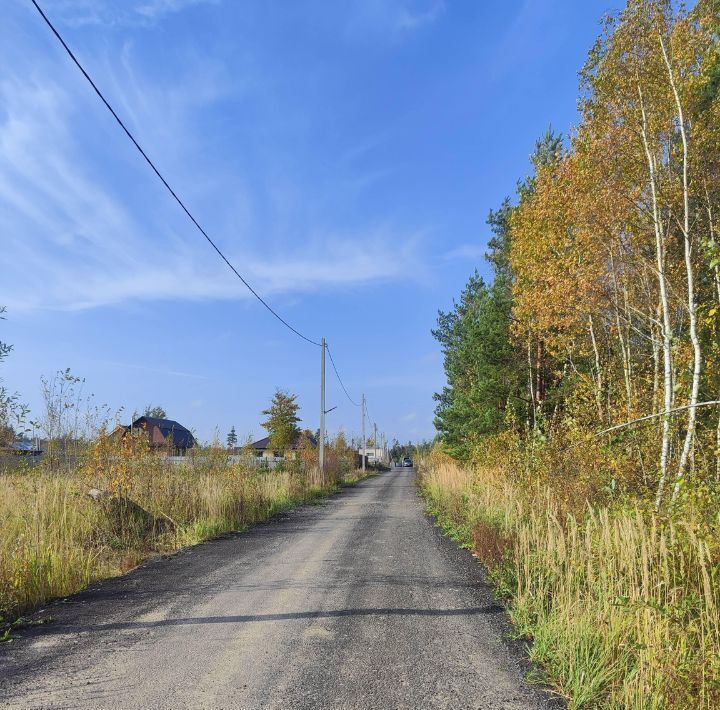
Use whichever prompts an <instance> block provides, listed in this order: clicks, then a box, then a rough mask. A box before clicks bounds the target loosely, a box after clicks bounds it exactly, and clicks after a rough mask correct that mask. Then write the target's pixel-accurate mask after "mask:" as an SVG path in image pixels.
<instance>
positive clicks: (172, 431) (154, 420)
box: [132, 417, 195, 449]
mask: <svg viewBox="0 0 720 710" xmlns="http://www.w3.org/2000/svg"><path fill="white" fill-rule="evenodd" d="M143 424H145V425H146V426H156V427H157V428H158V429H160V431H161V432H162V435H163V437H164V438H165V439H167V438H168V437H172V443H173V445H174V446H176V447H177V448H179V449H189V448H190V447H191V446H193V445H194V444H195V438H194V437H193V435H192V432H191V431H190V430H189V429H186V428H185V427H184V426H183V425H182V424H180V423H179V422H176V421H175V420H174V419H159V418H158V417H140V418H139V419H136V420H135V421H134V422H133V423H132V425H133V426H134V427H136V426H143Z"/></svg>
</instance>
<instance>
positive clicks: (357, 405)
mask: <svg viewBox="0 0 720 710" xmlns="http://www.w3.org/2000/svg"><path fill="white" fill-rule="evenodd" d="M325 347H326V348H327V354H328V356H329V357H330V363H331V364H332V366H333V370H334V371H335V377H337V379H338V382H339V383H340V387H342V389H343V392H344V393H345V396H346V397H347V398H348V400H349V401H350V403H351V404H352V405H353V406H355V407H359V406H360V405H359V404H358V403H357V402H355V401H354V400H353V398H352V397H351V396H350V394H349V393H348V391H347V388H346V387H345V384H344V383H343V381H342V377H340V373H339V372H338V369H337V367H336V365H335V360H333V356H332V353H331V352H330V346H329V345H327V344H326V345H325Z"/></svg>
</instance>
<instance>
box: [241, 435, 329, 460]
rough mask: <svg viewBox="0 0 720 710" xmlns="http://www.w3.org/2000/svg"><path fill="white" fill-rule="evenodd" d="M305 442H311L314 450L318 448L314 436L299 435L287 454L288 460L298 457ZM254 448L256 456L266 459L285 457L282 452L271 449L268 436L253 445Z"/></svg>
mask: <svg viewBox="0 0 720 710" xmlns="http://www.w3.org/2000/svg"><path fill="white" fill-rule="evenodd" d="M304 442H309V444H310V447H311V448H313V449H316V448H317V441H316V439H315V437H314V436H307V435H306V434H298V435H297V437H296V438H295V441H294V442H293V444H292V446H290V448H289V450H288V451H286V452H285V455H286V456H287V457H288V458H291V459H292V458H295V457H296V456H297V452H298V449H300V448H302V446H303V443H304ZM252 448H253V449H254V450H255V455H256V456H259V457H261V458H264V459H275V458H280V457H281V456H282V455H283V452H282V451H277V450H274V449H272V448H271V447H270V437H269V436H266V437H265V438H264V439H259V440H258V441H254V442H253V443H252Z"/></svg>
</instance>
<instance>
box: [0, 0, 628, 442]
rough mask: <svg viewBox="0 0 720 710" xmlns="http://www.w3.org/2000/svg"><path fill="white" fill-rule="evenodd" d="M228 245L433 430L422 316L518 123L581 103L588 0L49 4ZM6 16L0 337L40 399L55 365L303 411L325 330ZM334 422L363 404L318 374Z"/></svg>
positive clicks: (187, 407) (351, 373)
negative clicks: (278, 401)
mask: <svg viewBox="0 0 720 710" xmlns="http://www.w3.org/2000/svg"><path fill="white" fill-rule="evenodd" d="M41 4H42V5H43V7H44V9H45V10H46V12H47V13H48V15H49V16H50V18H51V19H52V20H53V21H54V22H56V24H57V26H58V29H59V30H60V31H61V32H62V33H63V35H64V36H65V38H66V40H67V41H68V42H69V44H70V46H71V47H72V48H73V49H74V50H75V52H76V54H77V56H78V58H79V59H80V61H81V62H83V63H84V64H85V66H86V68H87V69H88V70H89V71H90V73H91V74H92V75H93V76H94V78H95V79H96V81H97V83H98V84H99V85H100V87H101V88H102V90H103V91H104V92H105V93H106V95H107V97H108V98H109V100H110V101H111V103H113V105H114V106H115V107H116V109H117V110H118V112H119V113H120V115H121V116H122V117H123V119H124V120H126V122H127V124H128V126H129V127H130V128H131V130H132V131H134V132H135V134H136V135H137V137H138V138H139V140H140V142H141V143H142V144H143V146H144V147H145V148H146V149H147V151H148V152H149V153H150V155H151V157H152V158H153V160H155V162H156V163H157V165H158V166H159V167H160V169H161V170H162V171H163V172H164V174H165V175H166V177H167V178H168V179H169V181H170V182H171V184H173V186H174V187H175V188H176V189H177V191H178V192H179V193H180V194H181V196H182V197H183V199H184V200H185V201H186V203H187V204H188V205H189V206H190V208H191V209H192V210H193V212H194V213H195V214H196V216H197V217H198V218H199V219H200V221H201V222H202V224H203V225H204V226H205V228H206V229H207V230H208V232H209V233H210V234H211V236H212V237H213V238H214V239H215V240H216V242H217V243H218V244H219V246H220V247H221V248H222V249H223V250H224V251H225V252H226V253H227V255H228V256H229V258H230V259H231V261H233V262H234V263H235V265H236V266H237V268H238V269H239V270H240V271H241V272H242V273H243V274H244V275H245V276H246V277H247V278H248V280H249V281H250V282H251V283H252V284H253V285H254V286H255V287H256V288H257V290H258V291H259V292H260V293H261V294H262V295H263V296H264V297H266V298H267V299H268V300H269V301H270V302H271V303H272V304H273V306H274V307H275V308H277V309H278V310H279V311H280V312H281V313H282V314H283V316H284V317H285V318H286V319H288V320H289V321H290V322H292V323H293V325H294V326H295V327H297V328H298V329H299V330H301V331H303V332H305V333H307V334H308V335H309V336H310V337H312V338H320V337H321V336H323V335H324V336H325V337H326V338H327V339H328V342H329V343H330V346H331V348H332V352H333V355H334V357H335V360H336V362H337V364H338V367H339V368H340V372H341V374H342V375H343V378H344V380H345V382H346V385H347V386H348V389H349V390H350V393H351V394H352V395H354V396H355V397H356V398H359V396H360V393H361V392H363V391H364V392H365V393H366V395H367V397H368V409H369V412H370V414H371V416H372V418H373V419H376V420H377V422H378V425H379V427H380V428H381V429H382V430H384V431H386V432H387V434H388V435H389V436H390V437H393V436H397V437H398V438H399V439H401V440H407V439H418V438H425V437H431V436H432V435H433V433H434V431H433V426H432V411H433V401H432V394H433V392H435V391H437V390H439V389H440V388H441V387H442V384H443V372H442V361H441V356H440V353H439V350H438V347H437V345H436V343H435V342H434V341H433V339H432V337H431V335H430V329H431V328H432V327H433V326H434V323H435V318H436V314H437V310H438V308H443V309H447V308H448V307H450V305H451V303H452V299H453V297H454V296H455V295H456V294H457V293H458V292H459V291H460V289H461V288H462V287H463V285H464V283H465V281H466V280H467V277H468V276H469V274H470V273H471V272H472V270H473V269H474V268H475V267H478V268H480V270H481V272H483V273H485V272H486V271H487V270H486V267H485V265H484V264H483V261H482V254H483V251H484V246H485V243H486V241H487V238H488V235H489V229H488V228H487V226H486V225H485V218H486V216H487V213H488V210H489V209H490V208H494V207H497V206H498V205H499V203H500V202H501V201H502V199H503V197H504V196H505V195H506V194H510V193H512V192H513V189H514V185H515V183H516V181H517V179H518V178H520V177H521V176H523V175H525V174H526V173H527V171H528V155H529V154H530V152H531V151H532V148H533V145H534V141H535V139H536V138H537V137H538V136H539V135H540V134H541V133H542V132H543V131H544V130H545V129H546V128H547V127H548V125H549V124H552V126H553V127H554V128H557V129H560V130H563V131H567V130H568V129H569V128H570V127H571V126H572V124H573V123H574V122H575V120H576V101H577V71H578V69H579V68H580V66H581V65H582V62H583V60H584V57H585V55H586V53H587V50H588V49H589V47H590V46H591V44H592V42H593V40H594V38H595V36H596V34H597V32H598V29H599V28H598V21H599V18H600V17H601V15H602V14H603V13H604V12H606V11H608V10H613V9H616V6H617V3H616V4H615V5H613V4H611V2H609V1H608V0H583V2H577V1H576V0H517V1H515V0H504V1H503V2H490V1H483V0H455V1H453V0H445V1H444V2H443V1H442V0H357V1H355V2H352V1H350V0H347V1H341V0H324V1H321V0H303V1H300V0H298V1H290V0H284V1H282V0H277V1H276V2H267V0H247V1H243V2H240V1H239V0H237V1H236V0H122V1H121V0H114V1H111V0H45V2H44V3H41ZM3 9H4V16H3V22H2V24H1V25H0V64H1V66H2V69H0V219H1V220H2V232H3V237H2V244H3V248H2V250H0V260H1V262H2V263H1V267H2V274H3V277H2V280H1V281H0V304H5V305H6V306H7V309H8V313H7V320H6V321H4V322H2V324H1V325H0V339H2V340H5V341H7V342H10V343H12V344H14V352H13V353H12V355H11V356H10V358H9V359H8V360H7V361H6V362H5V363H4V364H3V365H2V373H1V374H2V377H3V379H4V380H5V384H6V385H7V386H8V387H9V388H11V389H13V390H18V391H19V392H20V393H21V395H22V397H23V399H24V400H25V401H26V402H28V403H29V405H30V406H31V407H32V409H33V411H34V413H35V414H36V415H37V414H39V413H40V409H41V398H40V377H41V376H43V375H45V376H48V375H50V374H52V373H53V371H55V370H58V369H64V368H66V367H70V368H71V369H72V370H73V371H74V372H75V373H76V374H78V375H81V376H83V377H85V379H86V389H87V391H88V392H92V393H94V394H95V398H96V400H98V401H100V402H106V403H107V404H108V405H110V406H111V407H112V408H113V409H116V408H118V407H121V406H124V407H125V408H126V409H127V410H128V411H132V410H134V409H141V408H143V407H144V405H146V404H148V403H156V404H161V405H162V406H163V407H165V409H166V410H167V411H168V414H169V416H171V417H172V418H175V419H177V420H179V421H180V422H182V423H183V424H185V425H186V426H189V427H191V428H193V429H195V430H196V431H197V433H198V434H199V436H200V437H201V438H203V439H207V438H210V437H211V436H212V435H213V432H214V431H215V430H216V429H217V430H218V431H219V433H220V435H221V436H222V437H223V438H224V436H225V433H226V432H227V431H228V429H229V428H230V426H231V425H234V426H235V427H236V429H237V431H238V433H239V435H240V436H241V437H244V436H246V435H249V434H252V435H254V436H257V437H259V436H262V435H264V432H263V431H262V429H261V427H260V421H261V416H260V410H261V409H262V408H263V407H264V406H266V404H267V403H268V401H269V399H270V397H271V395H272V393H273V391H274V390H275V388H276V387H280V388H283V389H287V390H290V391H292V392H294V393H296V394H297V395H298V398H299V402H300V404H301V406H302V409H301V412H300V414H301V416H302V417H303V420H304V423H305V425H307V426H309V427H310V428H313V429H314V428H316V427H317V422H318V409H319V404H318V401H319V400H318V387H319V350H318V349H317V348H314V347H312V346H310V345H308V344H307V343H305V342H303V341H301V340H299V339H298V338H297V337H296V336H294V335H293V334H292V333H290V332H288V331H286V330H285V329H284V328H283V327H282V326H281V325H280V324H279V323H278V322H276V321H275V320H274V319H273V318H272V317H271V316H270V315H269V314H268V313H267V312H266V311H265V310H264V309H263V307H262V306H261V305H260V304H258V303H257V302H256V301H254V300H253V299H252V298H251V297H249V294H248V292H247V291H246V290H245V289H244V287H243V286H242V284H241V283H240V282H239V281H238V280H237V279H236V278H235V277H234V276H233V275H232V274H231V273H230V272H229V270H228V269H227V267H225V266H224V264H222V262H220V260H219V259H218V258H217V256H216V255H215V254H214V252H212V250H211V249H210V248H209V246H208V245H207V243H206V242H205V241H204V240H203V239H202V237H201V236H200V235H199V234H198V233H197V232H196V231H195V229H194V227H193V226H192V225H191V224H190V223H189V222H188V220H187V218H186V217H185V216H184V215H183V214H182V213H181V211H180V210H179V208H178V206H177V205H176V204H175V203H174V202H173V201H172V199H171V198H170V197H169V196H168V194H167V193H166V192H165V191H164V190H163V188H162V186H161V185H160V183H159V182H158V181H157V179H156V178H155V177H154V175H153V174H152V173H151V172H150V170H149V169H148V167H147V166H146V165H145V164H144V163H143V162H142V161H141V159H140V158H139V156H138V154H137V153H136V152H135V151H134V149H133V148H132V146H131V145H130V143H129V142H128V140H127V139H126V138H125V137H124V135H123V134H122V133H121V132H120V131H119V129H118V127H117V125H116V124H115V123H114V122H113V121H112V119H111V117H110V115H109V114H108V113H107V111H106V109H105V108H104V107H103V106H102V105H101V104H100V102H99V101H98V100H97V98H96V97H95V96H94V94H93V93H92V92H91V90H90V87H89V86H88V85H87V84H86V83H85V80H84V79H83V78H82V76H81V75H80V73H79V72H78V71H77V69H76V68H74V67H73V66H72V65H71V64H70V62H69V60H68V59H67V57H66V55H64V53H63V52H62V50H61V48H60V47H59V45H58V44H57V42H56V40H55V39H54V38H53V37H52V36H51V35H50V33H49V31H48V29H47V28H46V27H45V26H44V25H43V24H42V22H41V21H40V18H39V16H38V15H37V14H36V12H35V10H34V9H33V8H32V5H31V4H30V2H29V0H9V2H7V3H5V7H4V8H3ZM327 404H328V406H335V405H337V407H338V408H337V410H335V411H333V412H332V413H331V414H330V415H328V429H329V430H330V431H335V430H337V429H338V428H344V429H345V431H346V432H348V433H353V432H357V431H359V411H358V410H357V409H356V408H355V407H353V406H352V405H350V404H349V403H348V402H347V400H346V399H345V397H344V395H343V394H342V392H341V391H340V389H339V386H338V385H337V382H336V380H335V379H334V377H333V375H332V373H331V372H329V374H328V395H327Z"/></svg>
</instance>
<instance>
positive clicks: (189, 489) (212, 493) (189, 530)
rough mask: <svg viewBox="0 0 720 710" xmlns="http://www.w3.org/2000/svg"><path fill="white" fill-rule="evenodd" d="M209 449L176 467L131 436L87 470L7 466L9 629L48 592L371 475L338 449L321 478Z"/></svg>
mask: <svg viewBox="0 0 720 710" xmlns="http://www.w3.org/2000/svg"><path fill="white" fill-rule="evenodd" d="M102 446H103V447H107V446H108V444H107V442H104V443H103V444H102ZM206 453H207V454H208V455H206V456H203V457H197V458H194V459H193V458H189V460H188V462H187V463H186V464H183V465H177V464H170V463H167V462H165V461H163V459H162V458H160V457H158V456H154V455H152V454H151V453H150V452H148V451H147V450H146V449H143V448H142V447H136V448H133V447H132V446H128V444H127V442H125V441H123V442H122V443H116V444H112V448H111V450H109V451H108V450H107V448H105V449H104V450H103V451H98V450H95V451H94V452H93V455H91V456H89V457H88V462H87V463H86V464H85V466H83V467H79V468H75V469H69V470H64V471H48V470H45V469H44V468H42V467H38V468H36V469H30V470H27V471H19V472H18V471H16V472H4V473H1V474H0V617H2V619H3V625H2V627H1V630H2V632H3V633H4V634H5V635H6V636H8V637H9V636H11V635H12V629H11V625H12V624H13V622H14V621H15V620H16V619H18V617H20V615H22V614H25V613H27V612H29V611H31V610H33V609H35V608H37V607H38V606H39V605H42V604H44V603H45V602H47V601H48V600H50V599H53V598H57V597H63V596H66V595H69V594H72V593H74V592H77V591H79V590H81V589H83V588H84V587H86V586H87V585H89V584H91V583H92V582H94V581H96V580H100V579H103V578H107V577H111V576H115V575H118V574H122V573H124V572H127V571H128V570H130V569H131V568H133V567H135V566H136V565H138V564H139V563H140V562H142V561H144V560H146V559H148V558H150V557H152V556H154V555H157V554H167V553H172V552H175V551H177V550H180V549H182V548H184V547H187V546H189V545H194V544H197V543H199V542H202V541H205V540H208V539H211V538H213V537H217V536H219V535H222V534H224V533H228V532H233V531H240V530H243V529H245V528H247V527H248V526H250V525H253V524H254V523H259V522H262V521H265V520H268V519H270V518H271V517H273V516H275V515H277V514H278V513H281V512H283V511H286V510H289V509H291V508H293V507H296V506H298V505H302V504H304V503H310V502H313V501H316V500H319V499H321V498H324V497H326V496H328V495H330V494H332V493H333V492H335V491H337V490H338V489H339V487H341V486H343V485H348V484H352V483H354V482H356V481H358V480H360V479H361V478H362V477H363V474H362V472H360V471H357V470H354V469H352V468H350V467H349V466H347V465H344V462H341V461H340V459H337V458H333V457H332V456H330V457H329V461H328V464H327V467H326V474H325V477H324V480H320V477H319V476H318V472H317V469H314V468H310V469H307V472H306V469H305V468H304V467H303V466H302V465H300V464H301V462H300V461H298V462H296V463H295V464H292V465H288V466H287V467H286V468H284V469H280V470H277V469H276V470H267V469H257V468H253V467H250V466H247V465H244V464H243V463H242V462H240V463H228V461H227V454H226V452H225V451H224V450H222V449H217V450H216V451H212V450H211V451H209V452H206ZM110 461H112V465H110V463H109V462H110ZM373 473H375V471H372V470H369V471H368V472H367V474H368V475H372V474H373ZM8 631H10V633H8Z"/></svg>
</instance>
